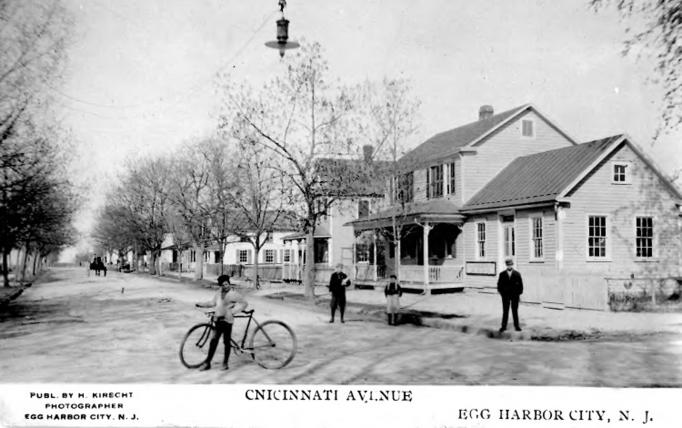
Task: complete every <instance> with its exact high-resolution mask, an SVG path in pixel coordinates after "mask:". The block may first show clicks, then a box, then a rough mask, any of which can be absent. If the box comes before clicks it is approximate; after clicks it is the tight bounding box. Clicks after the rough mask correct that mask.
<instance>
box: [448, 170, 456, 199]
mask: <svg viewBox="0 0 682 428" xmlns="http://www.w3.org/2000/svg"><path fill="white" fill-rule="evenodd" d="M448 175H449V179H448V194H450V195H454V194H455V193H456V191H455V163H454V162H450V164H449V165H448Z"/></svg>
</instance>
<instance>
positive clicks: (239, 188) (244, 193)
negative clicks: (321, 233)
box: [232, 122, 295, 288]
mask: <svg viewBox="0 0 682 428" xmlns="http://www.w3.org/2000/svg"><path fill="white" fill-rule="evenodd" d="M237 123H241V124H242V125H243V124H244V123H243V122H237ZM232 135H233V137H234V138H236V139H237V145H238V148H239V150H238V153H239V157H238V164H237V173H236V177H237V183H236V186H235V187H234V193H233V196H232V198H233V203H234V206H235V208H236V209H237V213H238V216H239V220H240V221H238V222H237V226H238V227H240V228H241V229H242V230H240V231H238V234H239V235H241V237H243V238H245V239H248V240H249V242H250V243H251V245H252V246H253V249H254V259H253V261H254V271H253V281H254V284H255V286H256V288H259V287H260V285H259V284H260V280H259V263H260V262H259V254H260V252H261V249H262V248H263V246H264V245H265V243H266V242H267V241H268V239H271V237H272V236H271V234H272V233H273V231H274V230H276V229H277V228H278V227H279V225H280V223H284V222H288V223H290V224H294V223H295V221H294V220H293V218H292V217H293V216H292V215H291V212H290V210H288V209H287V208H286V207H288V206H289V204H290V203H291V201H292V199H293V195H292V191H291V189H289V188H287V183H288V180H287V177H286V175H285V174H284V172H283V170H282V169H281V168H279V167H277V166H276V165H277V160H278V159H276V158H275V156H274V153H272V151H270V150H268V149H267V148H266V147H265V145H263V144H259V143H257V139H258V138H260V136H258V135H256V134H255V133H254V132H253V129H252V128H251V127H247V128H246V129H240V128H236V129H234V130H233V132H232Z"/></svg>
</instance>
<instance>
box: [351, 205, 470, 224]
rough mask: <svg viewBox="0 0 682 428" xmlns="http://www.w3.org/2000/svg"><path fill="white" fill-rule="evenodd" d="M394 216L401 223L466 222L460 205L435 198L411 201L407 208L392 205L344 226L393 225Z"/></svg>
mask: <svg viewBox="0 0 682 428" xmlns="http://www.w3.org/2000/svg"><path fill="white" fill-rule="evenodd" d="M393 217H395V218H396V221H397V222H398V223H399V224H408V223H409V224H413V223H414V222H415V221H416V222H423V221H428V222H434V223H457V224H461V223H463V222H464V218H465V216H464V215H463V214H460V212H459V206H458V205H457V204H455V203H454V202H452V201H449V200H447V199H433V200H430V201H428V202H419V203H414V202H413V203H409V204H406V205H405V208H404V209H402V208H401V207H391V208H388V209H387V210H384V211H380V212H378V213H375V214H372V215H370V216H369V217H367V218H363V219H359V220H354V221H350V222H348V223H346V224H344V226H353V228H354V229H355V230H368V229H376V228H381V227H388V226H391V225H392V221H393Z"/></svg>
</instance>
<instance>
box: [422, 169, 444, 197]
mask: <svg viewBox="0 0 682 428" xmlns="http://www.w3.org/2000/svg"><path fill="white" fill-rule="evenodd" d="M426 188H427V192H426V197H427V198H440V197H441V196H443V165H436V166H432V167H431V168H429V169H427V170H426Z"/></svg>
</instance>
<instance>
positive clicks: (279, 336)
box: [249, 321, 296, 369]
mask: <svg viewBox="0 0 682 428" xmlns="http://www.w3.org/2000/svg"><path fill="white" fill-rule="evenodd" d="M249 347H250V348H251V349H253V359H254V360H255V361H256V363H258V365H259V366H261V367H264V368H266V369H280V368H282V367H284V366H286V365H287V364H289V363H290V362H291V360H293V359H294V355H296V335H294V332H293V331H292V330H291V328H290V327H289V326H288V325H286V324H284V323H283V322H281V321H266V322H264V323H263V324H261V325H259V326H258V328H256V330H255V331H254V332H253V337H252V338H251V343H250V346H249Z"/></svg>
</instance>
